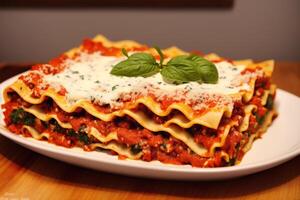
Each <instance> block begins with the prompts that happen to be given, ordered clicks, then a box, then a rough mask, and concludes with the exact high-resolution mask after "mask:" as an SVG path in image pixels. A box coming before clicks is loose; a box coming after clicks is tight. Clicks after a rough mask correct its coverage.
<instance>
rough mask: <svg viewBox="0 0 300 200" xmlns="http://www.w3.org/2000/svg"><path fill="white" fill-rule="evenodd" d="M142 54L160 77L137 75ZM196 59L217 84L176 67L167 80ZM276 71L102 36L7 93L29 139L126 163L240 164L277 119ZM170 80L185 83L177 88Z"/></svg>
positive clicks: (38, 68)
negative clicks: (121, 71) (123, 67)
mask: <svg viewBox="0 0 300 200" xmlns="http://www.w3.org/2000/svg"><path fill="white" fill-rule="evenodd" d="M134 55H146V57H147V59H148V58H149V59H148V61H149V60H150V61H151V62H152V63H154V64H153V65H151V66H152V67H153V66H154V67H155V70H161V73H159V72H158V71H155V70H154V72H155V73H150V74H149V73H148V71H147V75H145V74H144V75H145V76H144V75H143V76H136V75H134V74H136V73H140V70H142V71H143V70H144V69H145V67H147V65H144V63H143V62H142V61H141V60H138V59H137V60H134V59H133V58H132V57H134ZM189 55H196V56H197V58H199V59H201V62H202V61H203V62H204V64H203V65H204V69H205V66H206V65H211V66H213V67H214V68H212V69H213V70H215V71H214V73H215V76H214V80H213V81H212V82H211V81H209V80H208V81H206V80H205V78H206V77H207V76H208V75H207V76H203V77H202V79H201V80H202V81H198V79H197V76H199V75H198V74H196V73H190V74H189V76H188V75H185V74H184V73H187V71H188V69H190V68H188V67H189V66H187V68H184V67H182V66H179V67H178V66H177V65H176V66H177V68H176V67H174V66H175V65H172V66H173V68H174V69H173V71H174V70H175V71H176V73H177V72H178V73H179V74H178V73H177V74H175V75H172V73H173V71H172V73H171V72H170V73H169V74H166V73H167V72H165V71H168V70H169V69H171V67H172V66H171V67H169V68H166V67H165V68H164V66H167V67H168V66H169V65H170V64H166V63H171V64H172V63H173V61H174V60H175V61H176V59H177V60H178V58H182V59H185V58H187V57H188V56H189ZM136 57H138V56H136ZM141 57H142V56H141ZM126 59H128V60H129V61H132V62H127V64H128V67H129V68H130V69H133V70H131V75H126V74H125V75H115V74H114V73H112V71H113V69H114V68H115V67H117V66H118V65H120V63H124V62H125V61H126ZM141 59H142V58H141ZM145 59H146V58H145ZM135 61H137V62H136V63H135ZM148 61H147V62H148ZM150 61H149V62H150ZM159 62H160V64H161V65H160V66H162V67H159V64H158V63H159ZM184 62H185V61H184ZM188 63H190V64H191V65H192V63H191V62H188ZM205 63H206V64H205ZM125 64H126V63H125ZM133 65H134V66H136V67H137V68H132V66H133ZM148 67H149V66H148ZM150 68H151V67H150ZM150 68H149V69H150ZM273 68H274V61H273V60H267V61H264V62H259V63H254V62H253V61H252V60H250V59H249V60H239V61H238V60H236V61H234V60H229V59H226V58H223V57H220V56H218V55H216V54H207V55H205V54H202V53H201V52H199V51H194V52H185V51H183V50H181V49H179V48H177V47H170V48H167V49H163V50H161V51H156V49H155V48H152V47H149V46H147V45H143V44H140V43H137V42H135V41H130V40H123V41H116V42H113V41H110V40H108V39H107V38H105V37H104V36H102V35H98V36H97V37H95V38H93V39H86V40H84V42H83V43H82V44H81V45H80V46H79V47H77V48H74V49H71V50H69V51H67V52H65V53H63V54H62V55H61V56H59V57H57V58H55V59H53V60H51V61H49V63H47V64H37V65H34V66H32V68H31V70H29V71H27V72H25V73H23V74H21V75H20V76H19V77H18V78H17V80H16V81H15V82H14V83H12V84H11V85H9V86H8V87H7V88H6V89H5V90H4V94H3V95H4V104H3V105H2V109H3V112H4V116H5V117H4V121H5V123H6V126H7V128H8V129H9V130H10V131H11V132H12V133H15V134H20V135H22V136H24V137H32V138H34V139H37V140H44V141H48V142H49V143H53V144H56V145H59V146H63V147H66V148H72V147H79V148H82V149H84V150H85V151H93V150H98V151H104V152H106V153H108V154H111V155H117V156H118V157H119V159H134V160H143V161H154V160H158V161H160V162H162V163H168V164H176V165H191V166H193V167H222V166H231V165H235V164H238V163H239V162H241V160H242V158H243V156H244V155H245V153H246V152H247V151H248V150H249V149H250V148H251V145H252V143H253V142H254V141H255V139H257V138H259V137H261V135H262V134H263V133H264V132H265V131H266V129H267V127H268V126H269V125H270V124H271V123H272V120H273V119H274V118H275V117H276V111H275V110H274V108H273V102H274V98H275V93H276V86H275V85H274V84H272V83H271V81H270V79H271V75H272V71H273ZM153 69H154V68H151V70H153ZM164 69H166V70H164ZM182 69H184V70H182ZM186 69H187V70H186ZM151 70H150V71H151ZM180 70H182V72H180ZM150 71H149V72H150ZM204 71H205V70H204ZM180 73H183V75H184V76H183V75H182V74H180ZM216 73H217V74H216ZM170 74H171V75H170ZM169 75H170V76H169ZM165 77H171V80H172V77H175V79H176V77H183V78H182V81H181V82H180V83H178V82H172V81H168V80H166V78H165ZM187 77H188V78H187ZM189 77H192V78H189ZM216 77H217V79H216ZM176 80H177V79H176ZM199 80H200V79H199Z"/></svg>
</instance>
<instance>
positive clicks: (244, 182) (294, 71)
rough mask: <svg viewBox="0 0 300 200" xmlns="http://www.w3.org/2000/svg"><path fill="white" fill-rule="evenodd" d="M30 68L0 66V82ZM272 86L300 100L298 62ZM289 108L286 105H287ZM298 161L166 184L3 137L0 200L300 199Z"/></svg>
mask: <svg viewBox="0 0 300 200" xmlns="http://www.w3.org/2000/svg"><path fill="white" fill-rule="evenodd" d="M27 68H28V65H26V64H25V65H4V64H2V65H1V64H0V81H1V82H2V81H3V80H4V79H6V78H7V77H8V76H12V75H13V74H15V73H18V72H20V71H24V70H25V69H27ZM273 77H274V78H273V79H274V82H275V83H276V84H277V85H278V87H279V88H282V89H284V90H287V91H289V92H292V93H294V94H296V95H298V96H300V62H278V64H277V65H276V69H275V72H274V76H273ZM286 103H288V102H286ZM299 175H300V156H298V157H296V158H294V159H293V160H291V161H289V162H287V163H285V164H282V165H280V166H278V167H275V168H272V169H269V170H266V171H263V172H260V173H257V174H253V175H249V176H245V177H241V178H237V179H232V180H226V181H210V182H204V181H194V182H187V181H165V180H151V179H143V178H134V177H127V176H122V175H115V174H109V173H106V172H100V171H94V170H90V169H85V168H80V167H76V166H73V165H70V164H66V163H63V162H60V161H57V160H54V159H51V158H48V157H45V156H42V155H39V154H37V153H35V152H32V151H30V150H28V149H25V148H23V147H21V146H19V145H17V144H15V143H14V142H11V141H10V140H8V139H6V138H4V137H2V136H0V200H12V199H14V200H16V199H19V200H29V199H30V200H31V199H108V200H114V199H128V200H132V199H141V200H144V199H161V200H162V199H241V200H245V199H246V200H250V199H251V200H254V199H255V200H265V199H267V200H268V199H272V200H274V199H275V200H277V199H280V200H281V199H283V200H299V199H300V176H299Z"/></svg>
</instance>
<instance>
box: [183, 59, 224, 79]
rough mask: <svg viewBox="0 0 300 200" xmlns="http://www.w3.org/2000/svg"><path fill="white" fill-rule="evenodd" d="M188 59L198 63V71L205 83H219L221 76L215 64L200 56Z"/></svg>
mask: <svg viewBox="0 0 300 200" xmlns="http://www.w3.org/2000/svg"><path fill="white" fill-rule="evenodd" d="M188 59H189V60H192V61H194V62H196V63H197V71H198V72H199V73H200V74H201V77H202V80H203V82H204V83H217V82H218V79H219V74H218V70H217V67H216V66H215V64H213V63H212V62H210V61H208V60H206V59H204V58H202V57H200V56H198V55H190V56H189V57H188Z"/></svg>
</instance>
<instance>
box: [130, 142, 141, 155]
mask: <svg viewBox="0 0 300 200" xmlns="http://www.w3.org/2000/svg"><path fill="white" fill-rule="evenodd" d="M130 151H131V153H133V154H138V153H139V152H141V151H142V147H141V146H140V145H139V144H134V145H132V146H131V148H130Z"/></svg>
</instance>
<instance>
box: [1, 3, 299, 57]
mask: <svg viewBox="0 0 300 200" xmlns="http://www.w3.org/2000/svg"><path fill="white" fill-rule="evenodd" d="M73 2H74V1H73ZM76 2H77V3H76ZM101 2H102V1H91V4H90V5H89V4H88V3H89V1H75V4H74V3H72V1H70V0H69V1H66V0H61V1H59V0H52V1H50V0H48V1H37V0H35V1H34V0H27V1H21V0H19V1H18V0H4V1H3V0H1V1H0V62H14V63H16V62H32V63H34V62H45V61H47V60H49V59H51V58H53V57H55V56H57V55H59V54H60V53H62V52H64V51H66V50H68V49H70V48H72V47H74V46H78V45H79V44H80V42H81V41H82V40H83V39H84V38H87V37H93V36H95V35H96V34H98V33H100V34H103V35H105V36H107V37H108V38H110V39H112V40H121V39H134V40H136V41H138V42H141V43H145V44H148V45H150V46H151V45H159V46H160V47H161V48H165V47H168V46H171V45H175V44H176V45H177V46H179V47H180V48H183V49H185V50H201V51H203V52H205V53H209V52H217V53H218V54H220V55H222V56H225V57H229V58H233V59H240V58H249V57H250V58H254V59H257V60H262V59H269V58H274V59H276V60H289V61H299V60H300V22H299V21H300V1H299V0H219V1H218V0H211V1H210V0H198V1H197V0H181V1H179V0H174V1H171V0H161V1H157V0H154V1H149V0H148V1H145V2H144V3H143V1H137V0H136V1H134V0H133V1H129V3H124V2H123V1H122V0H111V1H108V0H106V1H103V4H102V3H101ZM172 2H173V3H174V5H172V4H173V3H172ZM169 5H172V6H169Z"/></svg>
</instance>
